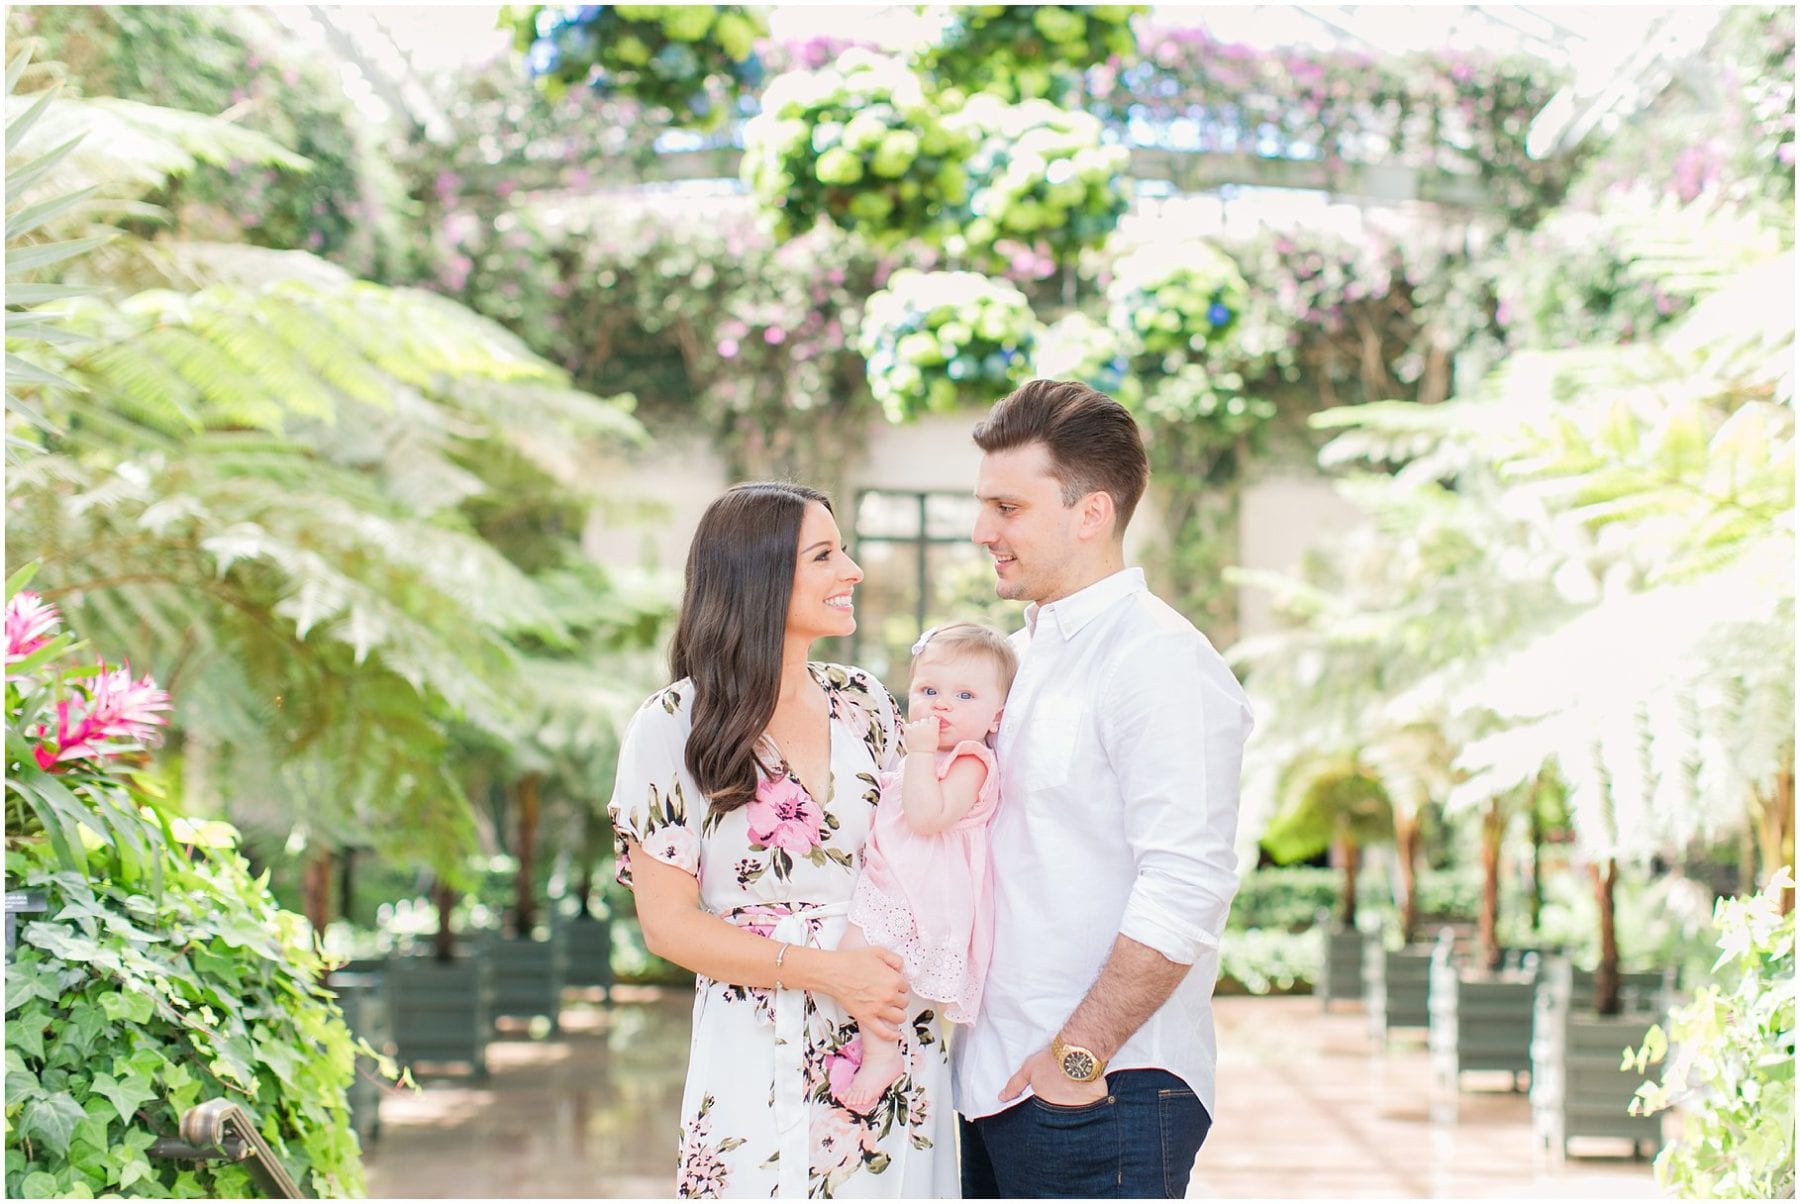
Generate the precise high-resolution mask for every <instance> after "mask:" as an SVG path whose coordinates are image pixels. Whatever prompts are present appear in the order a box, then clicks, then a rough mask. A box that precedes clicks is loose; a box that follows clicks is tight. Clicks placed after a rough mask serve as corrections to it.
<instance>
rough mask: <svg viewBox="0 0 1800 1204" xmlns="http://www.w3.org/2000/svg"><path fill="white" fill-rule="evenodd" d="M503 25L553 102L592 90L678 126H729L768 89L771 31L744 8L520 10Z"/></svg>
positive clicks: (506, 13)
mask: <svg viewBox="0 0 1800 1204" xmlns="http://www.w3.org/2000/svg"><path fill="white" fill-rule="evenodd" d="M501 22H502V24H503V25H505V26H509V27H510V28H511V29H512V31H513V46H514V47H515V48H516V49H517V50H518V51H519V52H520V53H522V54H524V56H525V66H526V68H527V70H529V71H530V72H531V74H532V76H533V77H535V78H536V79H537V80H539V81H540V83H541V84H542V85H543V86H544V87H545V88H546V90H548V91H549V92H550V93H551V94H552V95H561V93H562V92H563V91H564V90H565V89H567V88H568V87H570V86H571V85H584V86H586V87H588V88H591V89H593V90H594V91H595V92H597V93H600V94H601V95H606V96H624V97H629V98H631V99H633V100H636V101H638V102H639V103H640V104H644V105H648V106H653V107H657V108H662V109H667V110H668V111H669V114H670V116H671V119H672V120H673V121H674V122H675V124H677V125H683V126H690V127H695V128H698V129H703V130H711V129H717V128H718V127H719V126H721V125H723V124H724V122H725V120H726V118H727V117H728V116H730V114H731V112H732V111H733V110H735V109H736V108H737V107H738V103H739V102H740V101H741V100H743V99H744V98H745V97H747V96H749V95H750V94H751V92H752V91H753V90H754V89H755V88H756V87H757V85H759V84H761V83H762V78H763V66H762V60H761V59H760V58H759V57H758V56H757V53H756V41H757V39H758V38H759V37H763V36H765V35H766V34H767V33H768V29H767V27H766V26H765V25H764V24H763V21H762V19H761V18H760V17H759V16H757V15H756V14H755V13H754V12H753V11H752V10H750V9H748V8H745V7H743V6H741V5H729V4H726V5H678V4H582V5H513V6H510V7H508V8H506V9H505V10H503V13H502V16H501Z"/></svg>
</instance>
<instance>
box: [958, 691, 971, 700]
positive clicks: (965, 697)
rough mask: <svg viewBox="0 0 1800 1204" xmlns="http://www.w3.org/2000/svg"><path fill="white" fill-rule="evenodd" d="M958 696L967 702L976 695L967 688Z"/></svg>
mask: <svg viewBox="0 0 1800 1204" xmlns="http://www.w3.org/2000/svg"><path fill="white" fill-rule="evenodd" d="M957 697H958V698H960V699H962V700H963V701H964V702H967V701H969V700H970V699H971V698H973V697H975V695H973V694H971V693H969V692H968V691H967V690H964V691H963V692H962V693H961V694H958V695H957Z"/></svg>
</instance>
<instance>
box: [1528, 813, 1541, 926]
mask: <svg viewBox="0 0 1800 1204" xmlns="http://www.w3.org/2000/svg"><path fill="white" fill-rule="evenodd" d="M1530 806H1531V897H1530V904H1531V935H1532V937H1533V938H1534V939H1535V938H1536V937H1537V935H1538V933H1540V932H1542V931H1543V928H1544V815H1543V812H1541V811H1539V810H1538V797H1537V792H1536V791H1535V790H1534V791H1533V792H1532V793H1531V795H1530Z"/></svg>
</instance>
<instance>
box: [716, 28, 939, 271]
mask: <svg viewBox="0 0 1800 1204" xmlns="http://www.w3.org/2000/svg"><path fill="white" fill-rule="evenodd" d="M762 107H763V111H762V113H761V115H760V116H758V117H756V118H753V119H752V120H751V121H750V122H749V123H747V124H746V125H745V127H744V159H743V176H744V181H745V183H747V184H748V185H749V186H750V191H751V193H752V194H753V195H754V196H755V197H756V200H757V202H758V204H759V205H760V206H761V207H762V209H763V210H764V212H766V213H768V214H770V215H771V216H772V217H773V218H774V222H775V229H776V236H777V237H778V238H783V239H785V238H790V237H793V236H794V235H796V234H801V233H804V232H805V231H807V230H810V229H811V228H812V227H813V226H814V224H816V223H817V222H819V221H825V222H828V223H830V224H832V225H835V226H838V227H839V228H841V229H844V230H849V231H853V232H855V233H858V234H861V235H862V236H863V237H864V238H866V239H868V241H869V242H871V243H872V244H874V245H875V246H878V247H883V248H891V247H894V246H896V245H898V244H899V243H901V242H904V241H906V240H908V239H913V238H918V239H923V240H926V241H930V242H939V241H942V239H943V238H944V236H945V235H947V234H948V233H949V232H950V230H951V228H952V226H953V224H954V221H955V218H956V215H957V214H958V213H960V212H961V211H962V206H963V204H964V202H965V201H966V200H967V199H968V195H969V181H968V174H967V171H966V169H965V166H964V164H965V163H966V162H967V160H968V158H969V156H970V155H971V154H972V153H973V151H974V148H975V139H974V138H973V137H972V136H971V135H970V134H968V133H967V132H965V131H963V130H961V129H958V128H953V127H952V126H951V125H950V124H949V123H948V122H946V121H945V119H944V116H943V113H942V112H941V111H940V109H939V106H938V104H937V102H936V101H935V100H933V99H932V98H930V97H928V96H927V94H926V92H925V88H924V84H923V82H922V81H921V80H920V79H919V77H918V76H916V75H914V74H913V73H912V72H911V71H909V70H907V68H906V66H905V65H904V64H903V63H901V62H900V61H899V60H898V59H893V58H888V57H884V56H882V55H879V54H875V53H872V52H870V51H867V50H862V49H851V50H848V51H846V52H845V53H844V54H843V55H842V57H840V58H839V59H838V61H837V62H836V63H835V64H833V65H831V66H829V67H824V68H821V69H820V70H817V71H790V72H788V73H786V74H785V75H780V76H777V77H776V78H775V79H774V81H773V82H771V83H770V84H769V87H768V90H767V91H766V92H765V93H764V94H763V98H762Z"/></svg>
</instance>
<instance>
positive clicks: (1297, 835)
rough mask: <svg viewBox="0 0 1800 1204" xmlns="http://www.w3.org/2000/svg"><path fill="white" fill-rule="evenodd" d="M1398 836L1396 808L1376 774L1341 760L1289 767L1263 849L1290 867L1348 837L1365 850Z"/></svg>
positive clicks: (1343, 758)
mask: <svg viewBox="0 0 1800 1204" xmlns="http://www.w3.org/2000/svg"><path fill="white" fill-rule="evenodd" d="M1393 834H1394V816H1393V809H1392V807H1391V805H1390V804H1389V802H1388V798H1387V789H1386V787H1384V786H1383V785H1382V783H1381V780H1380V778H1379V777H1377V776H1376V770H1374V769H1373V768H1371V767H1369V766H1366V765H1362V764H1360V763H1358V762H1357V761H1356V760H1355V759H1354V758H1349V757H1343V756H1339V757H1335V758H1319V759H1316V760H1307V761H1300V762H1298V763H1296V764H1295V765H1293V766H1291V767H1290V768H1289V770H1288V772H1287V775H1286V780H1285V781H1284V782H1283V790H1282V797H1281V801H1280V803H1279V804H1278V805H1277V809H1276V812H1275V814H1274V816H1273V817H1272V818H1271V819H1270V820H1269V826H1268V827H1267V828H1266V829H1264V831H1263V835H1262V845H1263V847H1264V848H1265V849H1267V850H1268V851H1269V856H1271V857H1273V858H1275V860H1276V861H1278V862H1283V863H1286V862H1291V861H1305V860H1308V859H1310V858H1313V857H1317V856H1318V855H1319V854H1320V853H1323V852H1324V851H1325V850H1326V849H1328V848H1330V847H1331V845H1332V844H1333V843H1334V842H1335V841H1337V840H1340V839H1342V838H1344V837H1346V836H1347V837H1349V838H1350V839H1352V840H1354V841H1355V842H1356V843H1357V844H1358V845H1360V846H1366V845H1371V844H1378V843H1382V842H1384V841H1387V840H1390V839H1392V837H1393Z"/></svg>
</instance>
